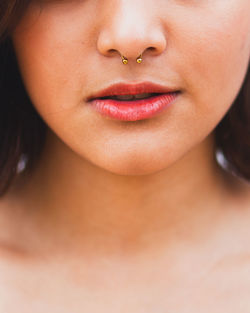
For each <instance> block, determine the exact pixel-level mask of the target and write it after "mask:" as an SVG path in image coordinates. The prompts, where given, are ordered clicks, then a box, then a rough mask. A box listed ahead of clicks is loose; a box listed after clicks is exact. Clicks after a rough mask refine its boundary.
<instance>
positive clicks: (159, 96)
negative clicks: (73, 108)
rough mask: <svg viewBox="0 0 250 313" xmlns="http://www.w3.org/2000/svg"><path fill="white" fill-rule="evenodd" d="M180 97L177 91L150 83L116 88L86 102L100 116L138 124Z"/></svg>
mask: <svg viewBox="0 0 250 313" xmlns="http://www.w3.org/2000/svg"><path fill="white" fill-rule="evenodd" d="M179 94H180V90H177V89H173V88H169V87H166V86H162V85H158V84H154V83H151V82H144V83H139V84H115V85H112V86H110V87H109V88H107V89H104V90H102V91H100V92H98V93H96V94H94V95H91V96H90V97H89V98H88V99H87V102H88V103H89V104H90V105H91V107H93V108H94V109H95V111H97V112H99V113H100V114H101V115H103V116H106V117H110V118H112V119H118V120H123V121H137V120H142V119H149V118H152V117H154V116H156V115H158V114H159V113H160V112H162V111H163V110H164V109H165V108H167V107H169V106H170V104H171V103H172V102H173V100H175V99H176V98H177V97H178V95H179Z"/></svg>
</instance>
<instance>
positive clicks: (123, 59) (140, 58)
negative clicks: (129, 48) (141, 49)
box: [122, 54, 142, 65]
mask: <svg viewBox="0 0 250 313" xmlns="http://www.w3.org/2000/svg"><path fill="white" fill-rule="evenodd" d="M136 62H137V63H139V64H140V63H141V62H142V54H140V56H139V57H138V58H137V59H136ZM122 63H123V64H125V65H126V64H128V59H127V58H126V57H124V56H123V55H122Z"/></svg>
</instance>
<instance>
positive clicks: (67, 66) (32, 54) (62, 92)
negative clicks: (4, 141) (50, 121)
mask: <svg viewBox="0 0 250 313" xmlns="http://www.w3.org/2000/svg"><path fill="white" fill-rule="evenodd" d="M56 13H57V14H56ZM60 14H61V15H60ZM68 14H69V13H68ZM69 15H70V14H69ZM67 16H68V15H67V14H65V13H64V12H61V11H60V10H57V11H56V12H55V10H51V11H50V10H46V11H45V12H43V11H42V12H40V11H39V10H38V9H35V8H31V9H30V11H29V12H28V13H27V14H26V16H25V17H24V19H23V20H22V22H21V23H20V24H19V25H18V27H17V28H16V30H15V32H14V34H13V36H12V39H13V43H14V47H15V50H16V55H17V59H18V63H19V67H20V70H21V74H22V77H23V81H24V83H25V86H26V89H27V90H28V93H29V95H30V98H31V100H32V102H33V103H34V105H35V107H36V108H37V110H38V111H39V112H40V113H42V115H43V116H44V117H46V116H47V115H48V116H50V115H51V114H53V113H57V112H60V111H62V110H71V109H73V106H75V105H76V104H78V103H79V101H81V99H82V97H83V94H84V90H83V86H84V85H86V81H87V79H88V67H89V62H88V61H86V62H85V59H87V55H89V49H90V48H89V45H88V44H86V41H84V39H86V38H87V34H88V35H90V34H89V32H88V31H87V29H84V26H83V25H79V23H77V22H75V23H72V22H71V19H68V18H67ZM76 21H77V20H76ZM80 21H81V23H82V19H81V20H80ZM85 27H86V26H85ZM85 33H86V34H85ZM85 35H86V36H85ZM83 73H84V75H83Z"/></svg>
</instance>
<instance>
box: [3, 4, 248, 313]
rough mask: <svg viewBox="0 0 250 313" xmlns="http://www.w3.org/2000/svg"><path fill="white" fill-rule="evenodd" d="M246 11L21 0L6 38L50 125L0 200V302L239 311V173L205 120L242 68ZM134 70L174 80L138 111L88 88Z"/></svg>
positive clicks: (230, 93)
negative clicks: (164, 98)
mask: <svg viewBox="0 0 250 313" xmlns="http://www.w3.org/2000/svg"><path fill="white" fill-rule="evenodd" d="M249 14H250V2H249V0H207V1H205V0H201V1H196V0H190V1H189V0H188V1H184V0H167V1H166V0H159V1H157V4H156V1H155V0H143V1H142V0H123V1H122V0H108V1H103V0H85V1H80V0H72V1H67V0H63V1H59V0H58V1H49V0H48V1H46V0H45V1H40V2H39V1H35V2H34V3H32V4H31V5H30V6H29V8H28V10H27V11H26V12H25V15H24V16H23V18H22V19H21V21H20V23H19V24H18V26H17V28H16V30H15V31H14V33H13V36H12V39H13V44H14V48H15V51H16V55H17V59H18V63H19V66H20V70H21V74H22V77H23V80H24V83H25V86H26V88H27V91H28V93H29V95H30V98H31V100H32V102H33V104H34V106H35V108H36V109H37V111H38V112H39V114H40V115H41V117H42V118H43V119H44V121H45V122H46V123H47V125H48V127H49V131H48V136H47V140H46V145H45V149H44V151H43V154H42V156H41V159H40V161H39V163H38V164H37V168H36V170H35V171H34V172H32V173H29V174H25V173H24V174H23V175H21V177H20V178H19V179H18V180H17V182H16V184H15V185H14V186H13V188H12V189H11V191H10V192H9V193H8V194H7V195H6V197H5V198H3V199H2V200H1V202H0V205H1V208H2V210H1V215H0V217H1V218H0V222H1V236H0V238H1V247H2V248H1V262H0V264H1V268H0V271H1V273H2V274H3V275H2V277H3V279H2V283H0V288H1V289H0V290H1V292H0V294H2V295H4V296H1V297H0V303H1V304H2V307H3V308H4V309H5V311H4V312H8V313H9V312H11V313H13V312H14V313H15V312H20V308H21V312H25V313H29V312H32V313H33V312H36V313H39V312H46V311H48V312H54V313H55V312H61V313H62V312H63V313H64V312H72V313H78V312H82V310H83V309H84V310H85V311H86V312H98V313H103V312H112V313H113V312H117V311H119V312H128V311H129V312H131V313H144V312H146V313H151V312H176V313H186V312H199V313H206V312H211V310H212V311H213V313H217V312H218V313H219V312H220V313H221V312H227V313H230V312H232V313H235V312H241V313H247V312H249V311H250V299H249V296H248V295H249V290H250V279H249V270H250V259H249V255H250V247H249V240H248V239H247V238H249V236H250V230H249V229H250V228H249V220H250V186H249V183H247V182H245V181H243V180H240V179H239V178H236V177H234V176H232V175H230V174H227V173H226V172H224V171H223V170H222V169H221V168H220V167H219V166H218V164H217V163H216V160H215V146H214V133H213V130H214V128H215V127H216V125H217V124H218V123H219V121H220V120H221V119H222V118H223V116H224V115H225V114H226V112H227V111H228V109H229V108H230V106H231V104H232V103H233V101H234V99H235V98H236V96H237V94H238V92H239V90H240V87H241V85H242V82H243V80H244V77H245V74H246V71H247V68H248V64H249V56H250V19H249ZM142 52H143V62H142V63H141V64H137V63H136V62H135V60H136V58H137V57H138V56H139V55H140V54H141V53H142ZM121 54H122V55H125V56H126V57H127V58H128V59H129V63H128V64H127V65H126V66H125V65H123V64H122V62H121V57H120V55H121ZM141 81H152V82H155V83H160V84H163V85H166V86H169V87H172V88H173V87H174V88H176V89H178V90H181V92H182V93H181V95H180V96H179V98H178V99H177V101H176V102H175V103H174V104H173V105H172V106H171V107H170V108H168V109H167V110H165V111H163V112H162V113H161V114H159V115H158V116H156V117H154V118H152V119H148V120H143V121H137V122H122V121H117V120H113V119H110V118H106V117H103V116H101V115H100V114H98V113H97V112H95V111H94V110H93V108H92V107H91V106H90V105H89V103H87V102H86V99H87V97H88V96H89V95H90V94H93V93H95V92H97V91H99V90H101V89H103V88H105V87H107V86H109V85H110V84H113V83H117V82H141ZM20 284H21V286H22V288H21V289H20V288H19V286H20ZM96 297H98V301H96V299H97V298H96ZM31 298H32V299H34V300H33V301H31ZM13 299H15V302H13ZM0 307H1V306H0Z"/></svg>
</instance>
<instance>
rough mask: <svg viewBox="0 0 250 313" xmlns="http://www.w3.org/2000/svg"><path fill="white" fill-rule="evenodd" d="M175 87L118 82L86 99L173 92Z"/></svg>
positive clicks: (150, 83) (147, 83) (151, 83)
mask: <svg viewBox="0 0 250 313" xmlns="http://www.w3.org/2000/svg"><path fill="white" fill-rule="evenodd" d="M174 91H177V89H173V88H170V87H167V86H164V85H159V84H156V83H153V82H141V83H129V84H128V83H118V84H113V85H111V86H109V87H108V88H105V89H103V90H100V91H99V92H97V93H95V94H91V95H90V96H89V97H88V98H87V101H90V100H93V99H96V98H102V97H108V96H119V95H136V94H142V93H168V92H174Z"/></svg>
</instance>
